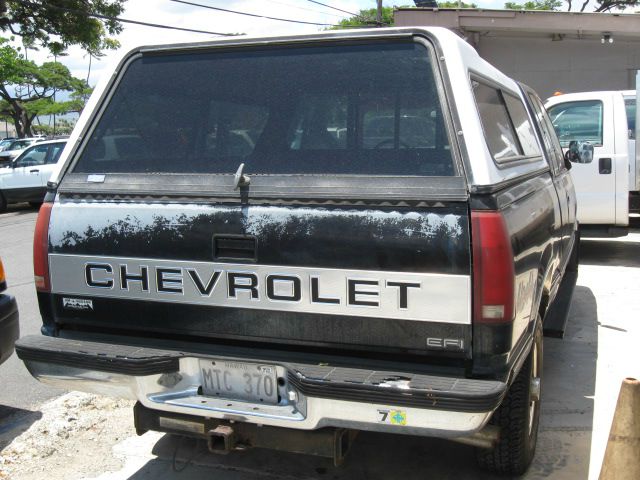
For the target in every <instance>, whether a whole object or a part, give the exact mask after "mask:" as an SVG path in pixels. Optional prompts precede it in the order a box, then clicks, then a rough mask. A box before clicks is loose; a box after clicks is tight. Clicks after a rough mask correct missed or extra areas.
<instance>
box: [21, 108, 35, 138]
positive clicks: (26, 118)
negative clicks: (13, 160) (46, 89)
mask: <svg viewBox="0 0 640 480" xmlns="http://www.w3.org/2000/svg"><path fill="white" fill-rule="evenodd" d="M34 116H35V115H28V114H27V112H26V111H24V115H23V121H22V122H23V123H22V125H23V126H24V134H25V135H26V136H27V137H33V132H32V131H31V124H32V123H33V117H34Z"/></svg>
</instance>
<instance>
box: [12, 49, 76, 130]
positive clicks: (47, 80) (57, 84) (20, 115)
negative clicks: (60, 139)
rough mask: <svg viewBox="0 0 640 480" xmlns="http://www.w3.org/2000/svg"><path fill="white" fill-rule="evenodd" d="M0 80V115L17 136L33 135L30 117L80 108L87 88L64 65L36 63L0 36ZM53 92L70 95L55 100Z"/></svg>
mask: <svg viewBox="0 0 640 480" xmlns="http://www.w3.org/2000/svg"><path fill="white" fill-rule="evenodd" d="M0 79H1V80H2V82H1V83H0V116H5V117H6V116H8V117H10V118H11V119H12V120H13V123H14V125H15V127H16V133H17V135H18V136H19V137H24V136H30V135H32V134H33V130H32V124H33V120H34V118H36V117H37V116H38V115H52V114H61V113H67V112H71V111H79V110H81V109H82V106H83V104H84V101H83V99H84V98H85V96H86V90H87V85H86V83H85V82H84V80H80V79H79V78H75V77H74V76H72V75H71V73H70V72H69V69H68V68H67V67H66V66H64V65H62V64H61V63H59V62H45V63H43V64H42V65H37V64H36V63H35V62H33V61H31V60H27V59H25V58H24V55H22V54H21V53H20V52H19V51H18V50H17V49H16V48H14V47H12V46H11V45H10V44H9V41H8V40H7V39H4V38H0ZM56 92H66V93H67V94H69V95H71V97H70V99H69V100H66V101H62V102H60V101H58V102H56V101H55V94H56Z"/></svg>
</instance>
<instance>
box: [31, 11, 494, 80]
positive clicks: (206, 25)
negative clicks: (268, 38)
mask: <svg viewBox="0 0 640 480" xmlns="http://www.w3.org/2000/svg"><path fill="white" fill-rule="evenodd" d="M188 1H191V2H192V3H199V4H203V5H210V6H215V7H221V8H226V9H230V10H237V11H242V12H249V13H255V14H258V15H268V16H272V17H282V18H288V19H294V20H302V21H308V22H317V23H328V24H335V23H337V22H339V21H340V20H341V19H342V18H347V17H349V16H350V15H348V14H346V13H342V12H339V11H336V10H332V9H330V8H326V7H323V6H321V5H317V4H314V3H312V2H309V1H308V0H231V1H230V0H188ZM319 1H320V2H321V3H324V4H327V5H331V6H334V7H337V8H340V9H342V10H346V11H348V12H355V13H357V12H358V11H359V10H360V9H367V8H374V7H375V6H376V1H375V0H319ZM504 1H506V0H483V1H479V2H478V1H477V0H476V3H477V4H478V5H480V6H482V7H484V8H501V7H502V6H503V5H504ZM394 3H398V4H400V5H413V1H412V0H402V1H396V2H393V3H392V2H391V1H384V2H383V5H384V6H392V5H393V4H394ZM120 17H122V18H125V19H130V20H138V21H144V22H149V23H158V24H164V25H172V26H177V27H184V28H191V29H198V30H206V31H213V32H230V33H238V32H242V33H246V34H248V35H252V36H259V35H280V34H297V33H312V32H314V31H318V30H321V29H323V28H324V27H320V26H314V25H301V24H295V23H288V22H280V21H274V20H265V19H260V18H252V17H248V16H243V15H236V14H231V13H224V12H219V11H214V10H208V9H204V8H200V7H196V6H192V5H185V4H181V3H177V2H173V1H171V0H127V2H126V3H125V11H124V13H122V14H121V15H120ZM123 27H124V29H123V31H122V33H121V34H119V35H118V36H117V37H115V38H116V39H117V40H118V41H119V42H120V44H121V47H120V49H119V51H118V52H116V51H107V52H105V53H106V55H105V56H104V57H102V58H101V59H99V60H96V59H95V58H94V59H93V60H92V65H91V76H90V78H89V84H90V85H92V86H95V84H96V83H97V81H98V80H99V79H100V77H101V76H103V75H105V74H106V73H107V72H108V71H109V70H110V67H111V65H112V63H113V62H114V61H115V59H116V58H118V57H119V54H122V50H124V51H127V50H130V49H131V48H133V47H135V46H137V45H149V44H158V43H178V42H189V41H204V40H209V39H212V38H219V37H216V36H213V35H208V34H200V33H188V32H179V31H173V30H165V29H160V28H151V27H144V26H139V25H131V24H123ZM67 53H68V54H67V55H66V56H65V57H59V58H58V61H60V62H61V63H64V64H65V65H66V66H67V67H68V68H69V70H71V73H72V74H73V75H74V76H76V77H78V78H83V79H86V77H87V71H88V66H89V57H88V56H87V55H86V53H85V52H83V51H82V50H81V49H79V48H77V47H72V48H70V49H69V50H68V51H67ZM29 58H30V59H32V60H35V61H36V62H38V63H41V62H43V61H51V60H52V59H53V57H47V52H46V51H44V50H42V49H41V50H40V51H38V52H31V51H30V52H29Z"/></svg>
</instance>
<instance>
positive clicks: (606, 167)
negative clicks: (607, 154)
mask: <svg viewBox="0 0 640 480" xmlns="http://www.w3.org/2000/svg"><path fill="white" fill-rule="evenodd" d="M598 167H599V168H598V171H599V172H600V173H601V174H603V175H609V174H610V173H611V159H610V158H601V159H600V164H599V165H598Z"/></svg>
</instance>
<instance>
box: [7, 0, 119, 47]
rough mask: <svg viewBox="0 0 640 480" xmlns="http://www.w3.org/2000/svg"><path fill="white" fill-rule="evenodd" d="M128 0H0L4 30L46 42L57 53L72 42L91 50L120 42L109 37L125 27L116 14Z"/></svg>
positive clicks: (27, 39) (41, 43)
mask: <svg viewBox="0 0 640 480" xmlns="http://www.w3.org/2000/svg"><path fill="white" fill-rule="evenodd" d="M125 1H126V0H0V32H7V31H9V32H11V34H12V35H16V36H20V37H21V38H22V42H23V44H25V45H28V46H42V47H45V48H47V49H49V50H50V51H51V53H53V54H54V55H60V54H62V53H63V52H64V51H65V50H66V48H67V47H69V46H70V45H79V46H80V47H82V48H83V49H84V50H86V51H87V52H90V53H91V54H93V55H94V56H95V55H99V54H100V52H102V51H103V50H104V49H109V48H115V47H117V46H118V43H117V42H116V41H115V40H112V39H109V38H107V35H116V34H117V33H120V31H121V30H122V25H121V24H120V23H119V22H118V21H117V20H112V19H109V18H95V17H91V16H89V15H97V16H99V17H116V16H118V15H120V14H121V13H122V11H123V10H124V6H123V5H124V3H125Z"/></svg>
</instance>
